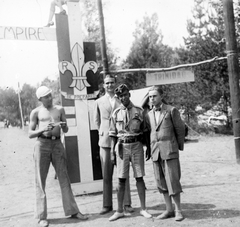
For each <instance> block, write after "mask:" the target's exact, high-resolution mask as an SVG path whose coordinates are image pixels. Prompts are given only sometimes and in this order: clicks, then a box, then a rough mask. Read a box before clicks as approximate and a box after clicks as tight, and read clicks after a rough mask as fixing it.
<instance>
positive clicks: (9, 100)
mask: <svg viewBox="0 0 240 227" xmlns="http://www.w3.org/2000/svg"><path fill="white" fill-rule="evenodd" d="M0 97H1V99H0V120H1V121H3V120H4V119H7V120H9V122H10V124H13V125H17V124H19V123H20V122H21V121H20V119H21V117H20V111H19V105H18V96H17V93H16V91H15V90H14V89H13V88H7V89H2V88H0Z"/></svg>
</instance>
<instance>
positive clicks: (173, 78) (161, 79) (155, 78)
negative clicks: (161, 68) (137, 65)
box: [146, 70, 194, 86]
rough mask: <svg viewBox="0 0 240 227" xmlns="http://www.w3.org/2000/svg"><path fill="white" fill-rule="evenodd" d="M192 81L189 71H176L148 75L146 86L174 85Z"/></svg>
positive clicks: (191, 73)
mask: <svg viewBox="0 0 240 227" xmlns="http://www.w3.org/2000/svg"><path fill="white" fill-rule="evenodd" d="M192 81H194V73H193V72H192V71H190V70H176V71H167V72H156V73H148V74H147V76H146V85H147V86H152V85H159V84H175V83H183V82H192Z"/></svg>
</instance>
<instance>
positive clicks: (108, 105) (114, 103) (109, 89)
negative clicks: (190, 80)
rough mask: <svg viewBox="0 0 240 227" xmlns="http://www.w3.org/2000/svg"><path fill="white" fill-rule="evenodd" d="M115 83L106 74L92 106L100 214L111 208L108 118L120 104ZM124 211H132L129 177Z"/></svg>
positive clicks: (112, 78)
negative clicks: (100, 179) (100, 93)
mask: <svg viewBox="0 0 240 227" xmlns="http://www.w3.org/2000/svg"><path fill="white" fill-rule="evenodd" d="M115 85H116V79H115V77H113V76H111V75H106V77H105V79H104V89H105V95H104V96H102V97H101V98H99V99H97V100H96V103H95V108H94V122H95V124H96V126H97V128H98V131H99V142H98V144H99V146H100V158H101V166H102V175H103V208H102V210H101V212H100V214H106V213H108V212H110V211H112V210H113V207H112V175H113V169H114V165H113V164H112V162H111V158H110V150H111V140H110V137H109V128H110V118H111V116H112V113H113V111H114V110H115V109H116V108H117V107H119V106H120V104H121V103H120V101H119V100H118V99H117V98H116V97H115V94H114V89H115ZM124 209H125V212H126V213H128V214H129V212H133V208H132V207H131V195H130V186H129V178H128V179H127V182H126V190H125V196H124Z"/></svg>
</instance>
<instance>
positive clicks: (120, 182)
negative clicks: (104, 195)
mask: <svg viewBox="0 0 240 227" xmlns="http://www.w3.org/2000/svg"><path fill="white" fill-rule="evenodd" d="M118 183H119V184H121V185H125V183H126V179H125V178H118Z"/></svg>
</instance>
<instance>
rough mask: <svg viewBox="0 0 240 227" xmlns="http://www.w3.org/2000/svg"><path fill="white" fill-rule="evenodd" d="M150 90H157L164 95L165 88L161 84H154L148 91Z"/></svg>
mask: <svg viewBox="0 0 240 227" xmlns="http://www.w3.org/2000/svg"><path fill="white" fill-rule="evenodd" d="M149 91H157V92H158V93H159V94H160V95H163V90H162V88H161V86H160V85H154V86H152V87H150V88H149V90H148V92H149Z"/></svg>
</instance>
